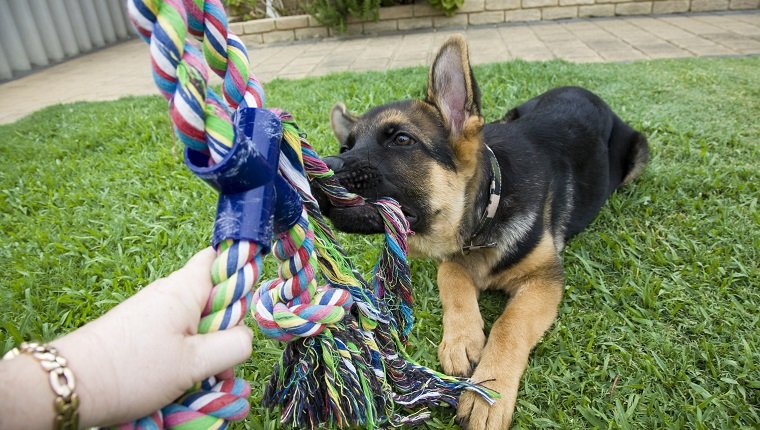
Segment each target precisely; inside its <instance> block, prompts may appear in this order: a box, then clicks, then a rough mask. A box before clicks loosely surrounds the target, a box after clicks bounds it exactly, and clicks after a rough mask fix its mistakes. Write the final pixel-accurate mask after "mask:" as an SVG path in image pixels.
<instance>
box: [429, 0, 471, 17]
mask: <svg viewBox="0 0 760 430" xmlns="http://www.w3.org/2000/svg"><path fill="white" fill-rule="evenodd" d="M428 1H429V2H430V5H431V6H433V7H434V8H436V9H440V10H442V11H443V13H445V14H446V16H451V15H454V12H456V11H457V9H459V8H460V7H462V5H463V4H464V0H428Z"/></svg>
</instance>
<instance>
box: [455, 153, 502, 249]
mask: <svg viewBox="0 0 760 430" xmlns="http://www.w3.org/2000/svg"><path fill="white" fill-rule="evenodd" d="M486 149H487V153H488V159H489V163H490V165H491V186H490V187H489V195H488V205H486V210H485V211H484V212H483V216H481V217H480V222H478V228H477V229H475V233H473V234H472V236H470V244H469V245H465V246H463V247H462V251H464V253H465V254H466V253H469V252H470V251H473V250H477V249H483V248H494V247H495V246H496V243H495V242H490V243H484V244H481V245H475V239H476V238H477V237H478V235H479V234H480V233H482V232H483V231H485V230H486V228H488V226H489V225H491V221H492V220H493V218H494V217H495V216H496V210H497V209H498V208H499V202H500V201H501V167H499V160H497V159H496V154H494V153H493V150H491V148H490V147H489V146H488V145H486Z"/></svg>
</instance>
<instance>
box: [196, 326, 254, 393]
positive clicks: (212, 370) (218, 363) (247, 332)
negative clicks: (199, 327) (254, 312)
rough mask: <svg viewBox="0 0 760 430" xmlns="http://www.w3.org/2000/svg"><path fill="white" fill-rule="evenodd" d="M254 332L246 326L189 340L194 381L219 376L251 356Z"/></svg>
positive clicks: (197, 336) (199, 335)
mask: <svg viewBox="0 0 760 430" xmlns="http://www.w3.org/2000/svg"><path fill="white" fill-rule="evenodd" d="M252 341H253V332H252V331H251V329H250V328H248V327H247V326H244V325H239V326H236V327H233V328H230V329H227V330H221V331H217V332H213V333H208V334H198V335H195V336H191V337H189V338H188V342H190V351H192V354H193V357H194V358H193V359H192V360H190V362H191V363H193V369H192V370H191V372H192V374H193V380H195V381H201V380H203V379H205V378H208V377H209V376H212V375H216V374H219V373H221V372H223V371H225V370H227V369H229V368H230V367H233V366H234V365H236V364H239V363H242V362H243V361H245V360H247V359H248V358H250V356H251V352H252V346H251V342H252Z"/></svg>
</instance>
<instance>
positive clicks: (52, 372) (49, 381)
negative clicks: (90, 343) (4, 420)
mask: <svg viewBox="0 0 760 430" xmlns="http://www.w3.org/2000/svg"><path fill="white" fill-rule="evenodd" d="M3 361H8V362H10V361H13V362H12V363H6V364H5V366H4V368H3V370H5V371H6V372H8V373H6V375H13V374H14V373H13V372H18V373H15V374H16V375H23V376H26V377H28V378H29V381H26V382H28V383H30V384H31V385H29V386H28V387H22V388H21V392H20V393H19V395H20V397H22V398H24V397H26V399H25V400H22V402H21V403H22V404H23V407H21V408H18V409H20V416H16V417H15V418H11V419H10V420H11V422H18V421H22V422H25V423H26V424H28V425H31V426H32V427H50V425H51V424H52V427H53V428H54V429H55V430H77V429H78V428H79V414H78V408H79V396H78V395H77V392H76V378H75V377H74V374H73V373H72V372H71V369H69V367H68V362H67V360H66V359H65V358H64V357H63V356H61V355H60V354H59V352H58V350H57V349H56V348H55V347H53V346H51V345H48V344H40V343H36V342H24V343H22V344H21V345H19V346H18V347H17V348H14V349H12V350H11V351H9V352H8V353H7V354H5V356H4V357H3ZM30 366H31V367H30ZM34 367H36V368H37V370H34ZM40 375H43V379H46V381H45V382H41V381H39V379H40V378H39V376H40ZM13 382H14V381H10V385H11V387H14V384H13ZM16 386H18V384H16ZM44 393H47V395H46V394H44ZM51 398H52V402H51ZM45 402H47V404H48V407H47V408H46V407H44V406H43V405H44V403H45ZM51 409H52V412H53V414H52V420H51V416H50V414H49V413H45V411H50V410H51ZM11 410H13V409H11ZM14 420H15V421H14ZM46 420H47V421H48V423H47V424H44V422H45V421H46ZM32 423H37V424H40V425H39V426H35V425H33V424H32Z"/></svg>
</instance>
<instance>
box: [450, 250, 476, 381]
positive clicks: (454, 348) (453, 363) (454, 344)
mask: <svg viewBox="0 0 760 430" xmlns="http://www.w3.org/2000/svg"><path fill="white" fill-rule="evenodd" d="M438 291H439V294H440V297H441V304H442V305H443V340H441V344H440V346H439V347H438V360H439V361H440V362H441V367H443V371H444V372H445V373H447V374H449V375H455V376H470V375H471V374H472V369H473V368H474V367H475V365H477V364H478V362H479V361H480V352H481V351H482V350H483V346H484V345H485V343H486V337H485V335H484V334H483V318H482V317H481V316H480V308H479V307H478V293H479V290H478V288H477V287H476V286H475V284H474V283H473V282H472V279H471V278H470V275H469V274H468V273H467V271H466V270H465V269H464V267H462V266H461V265H459V264H457V263H453V262H443V263H441V265H440V266H438Z"/></svg>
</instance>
